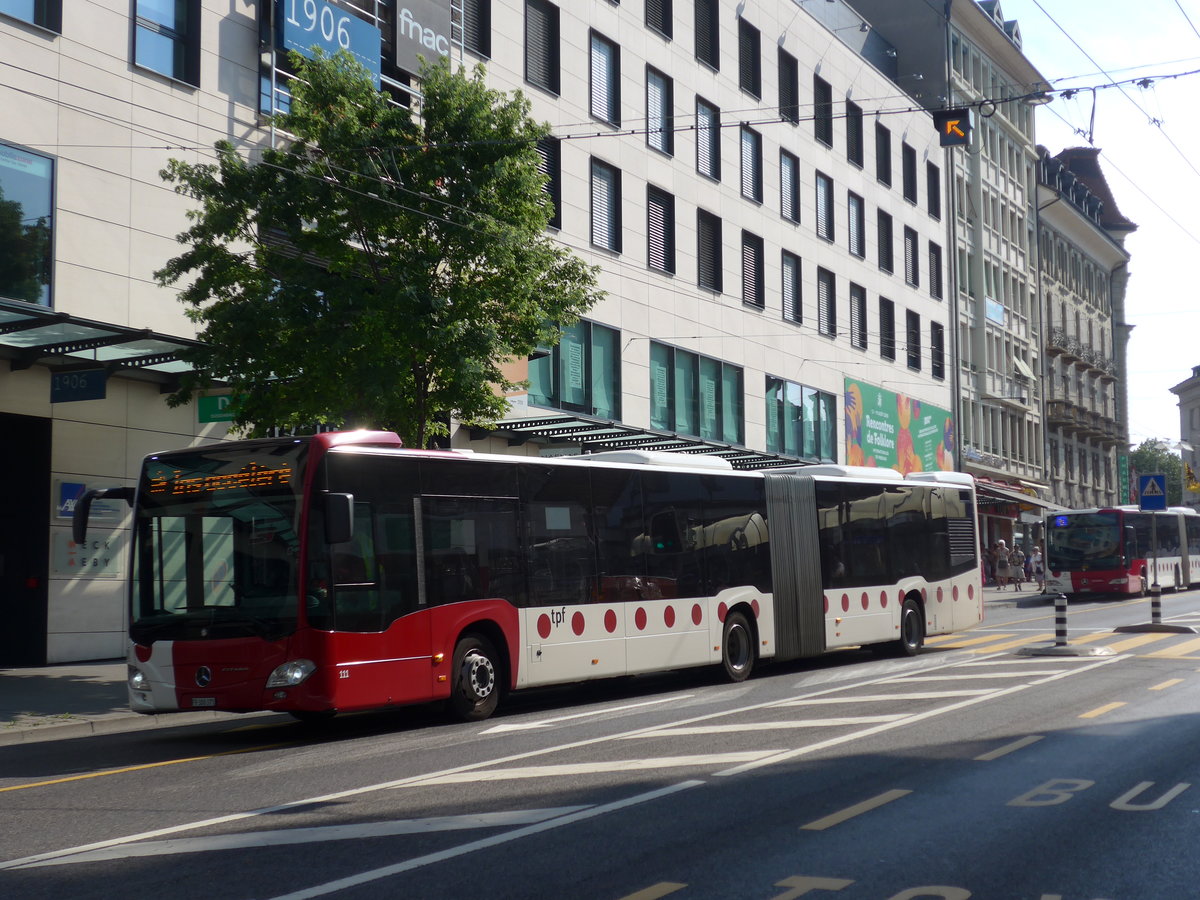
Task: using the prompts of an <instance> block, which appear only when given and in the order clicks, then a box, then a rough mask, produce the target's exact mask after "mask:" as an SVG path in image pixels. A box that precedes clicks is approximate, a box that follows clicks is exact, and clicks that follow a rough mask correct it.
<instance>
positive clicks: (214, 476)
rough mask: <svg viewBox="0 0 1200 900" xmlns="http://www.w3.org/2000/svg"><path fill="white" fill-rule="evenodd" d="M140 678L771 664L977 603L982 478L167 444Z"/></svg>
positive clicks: (146, 681) (404, 677) (320, 441)
mask: <svg viewBox="0 0 1200 900" xmlns="http://www.w3.org/2000/svg"><path fill="white" fill-rule="evenodd" d="M94 496H107V497H110V498H111V497H119V498H122V499H125V500H127V501H129V502H130V503H132V505H133V534H132V541H131V544H132V561H131V565H130V595H129V603H130V622H129V637H130V649H129V696H130V702H131V706H132V708H133V709H135V710H137V711H139V712H144V713H159V712H165V711H170V710H195V709H217V710H230V711H250V710H279V711H286V712H289V713H292V714H293V715H295V716H296V717H297V718H301V719H306V718H308V719H317V718H322V717H327V716H329V715H331V714H333V713H335V712H339V711H347V710H359V709H369V708H378V707H387V706H393V705H401V704H413V703H425V702H432V701H446V702H448V706H449V708H450V709H451V710H452V712H453V713H454V714H455V715H456V716H457V717H459V718H462V719H482V718H485V717H487V716H489V715H490V714H491V713H492V712H493V711H494V710H495V708H496V704H497V701H498V700H499V698H500V696H501V695H502V694H503V693H504V692H506V691H509V690H514V689H519V688H526V687H533V686H535V685H550V684H562V683H569V682H576V681H583V680H585V679H593V678H604V677H610V676H617V675H627V674H635V673H644V672H654V671H662V670H668V669H678V668H683V667H686V666H703V665H723V666H724V668H725V671H726V672H727V673H728V676H729V677H730V678H731V679H733V680H735V681H740V680H742V679H744V678H746V677H748V676H749V674H750V672H751V669H752V668H753V667H754V665H755V663H756V662H757V661H758V660H760V659H762V660H766V659H776V660H786V659H794V658H798V657H803V656H812V655H816V654H819V653H823V652H825V651H827V650H832V649H835V648H839V647H847V646H857V645H863V644H879V645H881V647H883V648H885V649H891V650H894V651H896V652H898V653H907V654H914V653H917V652H918V651H919V650H920V649H921V647H922V644H923V642H924V639H925V636H926V635H928V634H940V633H946V632H951V631H955V630H958V629H962V628H966V627H968V626H971V625H974V624H976V623H978V622H979V621H980V620H981V619H982V616H983V606H982V592H981V590H980V581H979V571H980V569H979V548H978V538H977V534H976V526H975V521H976V518H975V517H976V509H975V494H974V483H973V481H972V479H971V478H970V476H968V475H963V474H959V473H949V472H947V473H930V474H926V475H920V476H912V477H909V478H903V477H902V476H901V475H900V474H899V473H897V472H895V471H894V470H891V469H866V468H849V467H842V466H810V467H795V468H789V469H787V470H770V471H766V472H749V471H734V470H733V469H732V467H730V466H729V464H728V463H727V462H726V461H724V460H720V459H714V458H706V457H694V456H683V455H679V454H665V453H657V454H655V453H639V452H636V451H618V452H615V453H609V454H594V455H591V456H580V457H567V458H562V457H560V458H538V457H516V456H504V455H483V454H474V453H470V452H463V451H454V450H448V451H424V450H406V449H403V448H402V447H401V445H400V440H399V438H397V437H396V436H395V435H394V434H391V433H390V432H346V433H330V434H318V435H315V436H311V437H302V438H284V439H269V440H253V441H241V442H230V443H223V444H216V445H211V446H205V447H198V448H192V449H187V450H179V451H175V452H170V453H159V454H154V455H152V456H150V457H147V459H146V460H145V462H144V464H143V467H142V471H141V475H140V480H139V482H138V484H137V487H136V489H135V488H110V489H107V490H105V491H98V492H92V494H89V495H87V496H85V499H84V500H83V501H81V503H80V504H79V507H80V508H79V511H78V512H77V513H76V520H77V523H76V538H77V540H82V539H83V531H82V529H83V528H85V527H86V522H87V515H88V508H89V507H90V505H91V501H92V499H93V497H94Z"/></svg>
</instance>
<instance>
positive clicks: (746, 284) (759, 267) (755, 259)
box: [742, 229, 767, 309]
mask: <svg viewBox="0 0 1200 900" xmlns="http://www.w3.org/2000/svg"><path fill="white" fill-rule="evenodd" d="M742 302H743V303H745V304H746V305H748V306H757V307H758V308H759V309H763V308H764V307H765V306H766V305H767V297H766V291H765V289H764V285H763V239H762V238H760V237H759V236H758V235H757V234H751V233H750V232H749V231H746V230H745V229H743V230H742Z"/></svg>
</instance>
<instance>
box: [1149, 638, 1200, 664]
mask: <svg viewBox="0 0 1200 900" xmlns="http://www.w3.org/2000/svg"><path fill="white" fill-rule="evenodd" d="M1198 650H1200V637H1198V638H1192V639H1191V640H1187V641H1181V642H1180V643H1178V644H1172V645H1171V646H1170V647H1167V648H1166V649H1165V650H1155V651H1154V652H1153V653H1147V654H1146V655H1147V656H1152V657H1157V658H1159V659H1170V658H1175V659H1178V658H1179V657H1181V656H1187V655H1188V654H1190V653H1194V652H1196V651H1198Z"/></svg>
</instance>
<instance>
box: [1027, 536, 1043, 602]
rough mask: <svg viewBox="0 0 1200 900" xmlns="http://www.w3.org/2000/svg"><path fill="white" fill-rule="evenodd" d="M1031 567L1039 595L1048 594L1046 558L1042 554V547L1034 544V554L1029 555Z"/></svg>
mask: <svg viewBox="0 0 1200 900" xmlns="http://www.w3.org/2000/svg"><path fill="white" fill-rule="evenodd" d="M1029 566H1030V569H1031V571H1032V574H1033V580H1034V582H1036V584H1037V587H1038V592H1039V593H1042V594H1044V593H1046V557H1045V555H1044V554H1043V553H1042V545H1041V544H1034V545H1033V553H1031V554H1029Z"/></svg>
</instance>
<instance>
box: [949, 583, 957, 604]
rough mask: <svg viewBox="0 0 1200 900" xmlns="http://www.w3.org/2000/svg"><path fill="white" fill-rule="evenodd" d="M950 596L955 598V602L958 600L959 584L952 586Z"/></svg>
mask: <svg viewBox="0 0 1200 900" xmlns="http://www.w3.org/2000/svg"><path fill="white" fill-rule="evenodd" d="M950 596H951V597H953V598H954V600H955V602H958V585H957V584H956V585H954V586H953V587H951V588H950Z"/></svg>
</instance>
